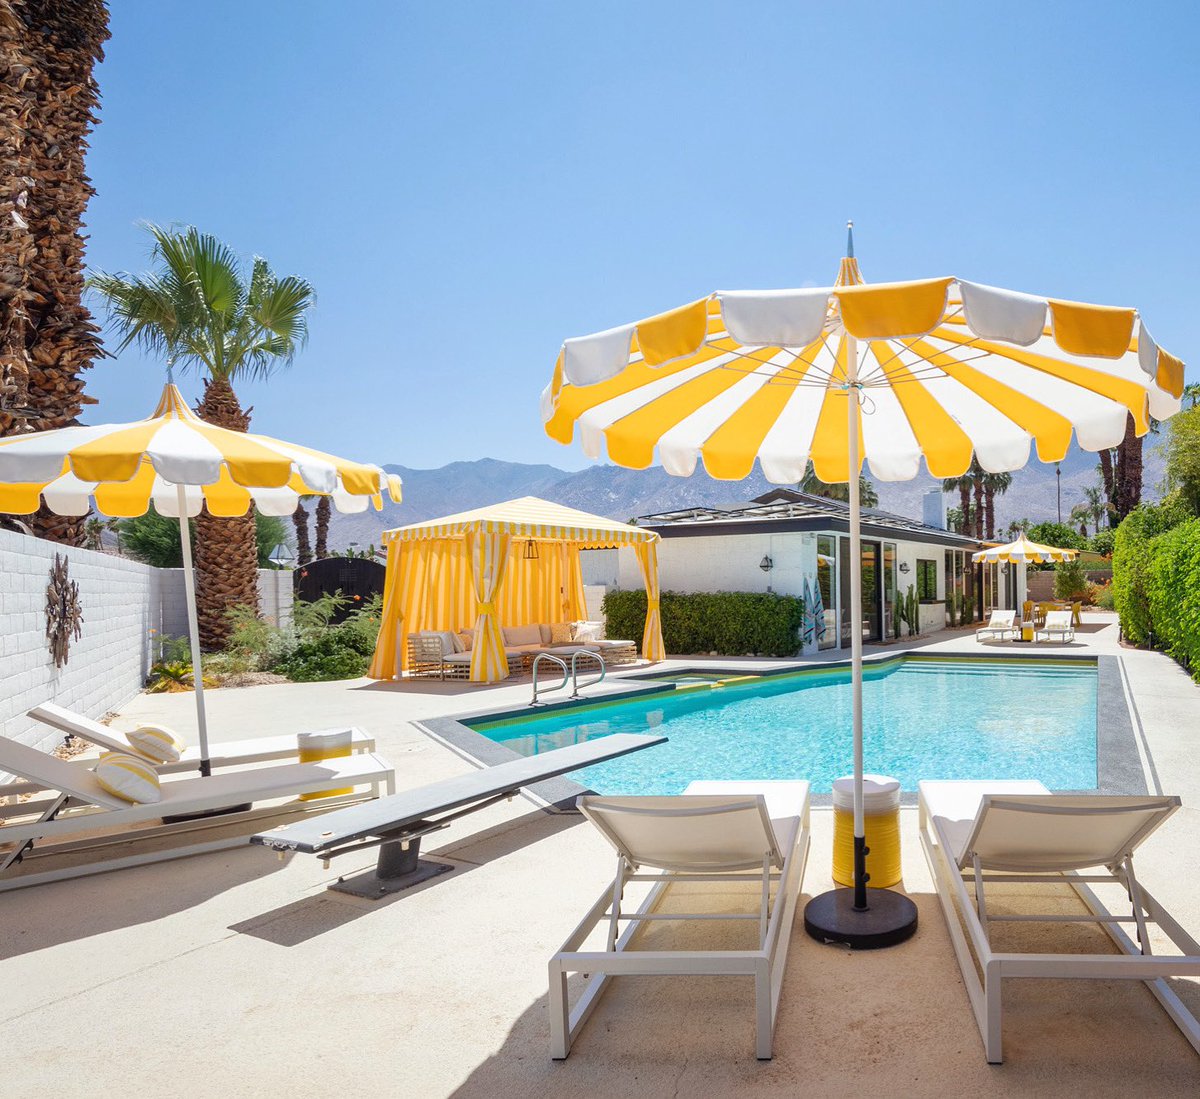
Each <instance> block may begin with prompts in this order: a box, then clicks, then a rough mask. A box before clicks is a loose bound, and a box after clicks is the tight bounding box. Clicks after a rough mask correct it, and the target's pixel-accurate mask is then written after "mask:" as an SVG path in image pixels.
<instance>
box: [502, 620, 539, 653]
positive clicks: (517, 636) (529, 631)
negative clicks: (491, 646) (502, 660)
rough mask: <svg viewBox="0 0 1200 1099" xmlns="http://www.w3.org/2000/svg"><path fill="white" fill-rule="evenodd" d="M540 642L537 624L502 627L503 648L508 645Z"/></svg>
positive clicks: (515, 645) (516, 645)
mask: <svg viewBox="0 0 1200 1099" xmlns="http://www.w3.org/2000/svg"><path fill="white" fill-rule="evenodd" d="M541 643H542V631H541V630H540V629H539V628H538V626H537V625H536V624H535V625H532V626H505V627H504V645H505V648H507V647H509V646H510V645H511V646H513V647H519V646H521V645H540V644H541Z"/></svg>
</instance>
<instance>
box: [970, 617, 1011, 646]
mask: <svg viewBox="0 0 1200 1099" xmlns="http://www.w3.org/2000/svg"><path fill="white" fill-rule="evenodd" d="M1009 634H1011V635H1012V636H1013V637H1016V636H1017V612H1016V611H992V616H991V618H989V619H988V623H987V625H986V626H980V627H979V629H977V630H976V631H975V640H976V641H982V640H983V639H984V638H985V637H999V638H1000V640H1001V641H1003V640H1004V639H1005V637H1006V636H1007V635H1009Z"/></svg>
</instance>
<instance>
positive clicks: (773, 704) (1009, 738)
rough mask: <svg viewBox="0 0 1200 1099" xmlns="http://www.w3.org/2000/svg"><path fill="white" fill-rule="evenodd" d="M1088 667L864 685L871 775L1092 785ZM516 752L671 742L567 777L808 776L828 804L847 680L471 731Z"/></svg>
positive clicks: (673, 789) (917, 669)
mask: <svg viewBox="0 0 1200 1099" xmlns="http://www.w3.org/2000/svg"><path fill="white" fill-rule="evenodd" d="M1096 711H1097V668H1096V664H1095V663H1094V662H1083V661H1080V662H1075V661H1072V662H1060V663H1055V662H1052V661H1035V660H969V659H968V660H962V659H960V660H943V659H937V658H932V657H902V658H897V659H895V660H889V661H887V662H885V663H882V664H876V665H868V667H867V668H866V669H864V675H863V727H864V756H865V760H866V768H867V770H868V771H871V772H875V773H878V774H887V775H892V776H894V777H895V778H898V779H899V780H900V782H901V787H902V789H904V790H906V791H915V790H916V788H917V781H918V780H919V779H972V778H975V779H997V778H1033V779H1039V780H1041V781H1042V782H1044V783H1045V784H1046V785H1047V786H1048V787H1049V788H1050V789H1052V790H1093V789H1096V787H1097V747H1096ZM467 724H468V726H469V727H470V728H471V729H473V730H475V732H477V733H479V734H481V735H483V736H485V737H487V738H488V739H490V740H493V741H496V742H499V743H501V744H503V745H504V746H505V747H507V748H509V749H511V750H512V751H514V752H517V753H518V754H520V755H534V754H536V753H538V752H545V751H549V750H551V749H553V748H561V747H564V746H565V745H568V744H577V743H580V742H582V741H585V740H592V739H595V738H596V737H603V736H607V735H608V734H610V733H618V732H627V733H629V732H632V733H644V732H649V731H653V732H655V733H661V734H665V735H666V736H667V737H669V742H668V743H667V744H665V745H662V746H660V747H657V748H654V749H652V750H651V751H648V752H636V753H634V754H632V755H629V756H624V757H622V758H620V759H616V760H612V761H610V762H608V763H602V764H599V765H598V766H595V767H589V768H587V769H585V770H582V771H578V772H576V773H575V774H574V775H573V776H572V777H573V778H574V779H575V780H576V781H578V782H579V783H581V784H582V785H584V786H589V787H591V788H592V789H594V790H597V791H599V792H601V793H605V794H677V793H679V792H681V791H682V790H683V789H684V787H686V786H687V784H688V783H689V782H691V781H693V780H694V779H714V778H724V779H739V778H744V779H758V778H796V777H802V778H807V779H808V780H809V781H810V782H811V783H812V784H813V792H814V793H829V792H830V790H831V789H832V783H833V780H834V779H836V778H839V777H840V776H842V775H845V774H847V773H848V772H849V771H850V769H851V744H850V672H849V669H848V668H845V667H840V668H835V669H808V670H804V671H801V672H797V673H790V674H786V675H778V676H764V677H761V678H757V679H753V680H750V681H748V682H728V681H726V682H725V683H724V684H723V685H721V686H717V687H713V688H711V689H699V690H695V689H692V690H674V689H672V690H669V691H663V692H657V691H656V692H653V693H651V694H647V695H641V696H638V697H634V698H623V699H620V700H614V701H610V702H601V703H595V704H592V705H586V706H578V707H570V708H566V709H560V710H555V711H548V712H541V713H533V714H528V715H518V716H515V717H509V718H505V719H502V720H487V719H481V720H473V721H469V722H467Z"/></svg>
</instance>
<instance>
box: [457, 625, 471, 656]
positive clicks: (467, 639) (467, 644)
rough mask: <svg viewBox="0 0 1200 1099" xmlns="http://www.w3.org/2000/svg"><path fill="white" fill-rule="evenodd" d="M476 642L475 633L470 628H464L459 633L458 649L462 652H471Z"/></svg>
mask: <svg viewBox="0 0 1200 1099" xmlns="http://www.w3.org/2000/svg"><path fill="white" fill-rule="evenodd" d="M474 644H475V634H474V633H472V632H471V631H470V630H463V631H462V633H460V634H459V635H458V651H459V652H460V653H469V652H470V651H471V646H472V645H474Z"/></svg>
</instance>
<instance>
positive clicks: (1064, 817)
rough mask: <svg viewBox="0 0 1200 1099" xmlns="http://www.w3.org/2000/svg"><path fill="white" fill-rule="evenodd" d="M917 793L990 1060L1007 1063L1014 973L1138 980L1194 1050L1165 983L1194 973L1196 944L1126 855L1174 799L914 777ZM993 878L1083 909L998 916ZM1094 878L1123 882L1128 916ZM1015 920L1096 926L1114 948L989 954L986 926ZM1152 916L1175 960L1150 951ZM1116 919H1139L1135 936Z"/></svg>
mask: <svg viewBox="0 0 1200 1099" xmlns="http://www.w3.org/2000/svg"><path fill="white" fill-rule="evenodd" d="M919 788H920V796H919V801H918V804H919V807H920V830H921V843H922V846H923V847H924V848H925V857H926V858H927V859H928V860H929V867H930V870H931V871H932V873H933V877H934V881H935V883H936V885H937V892H938V899H939V900H940V901H941V904H942V913H943V915H944V916H945V917H946V925H947V927H948V929H949V931H950V939H951V942H952V943H953V944H954V952H955V954H956V955H957V956H958V964H959V967H960V968H961V970H962V976H963V983H964V984H965V985H966V988H967V994H968V996H969V997H970V1001H971V1007H972V1009H973V1011H974V1013H975V1019H976V1022H977V1023H978V1025H979V1033H980V1035H981V1037H982V1038H983V1045H984V1051H985V1053H986V1055H987V1059H988V1061H989V1062H991V1063H992V1064H999V1063H1000V1062H1001V1061H1002V1060H1003V1050H1002V1046H1001V1020H1002V1015H1001V986H1002V982H1003V981H1004V980H1005V979H1006V978H1013V977H1045V978H1064V977H1078V978H1101V979H1113V978H1124V979H1128V980H1137V981H1145V982H1146V985H1147V987H1148V988H1149V989H1150V991H1151V992H1152V993H1153V994H1154V995H1155V996H1156V997H1157V998H1158V1000H1159V1002H1160V1003H1161V1004H1162V1005H1163V1007H1164V1008H1166V1010H1167V1014H1169V1015H1170V1016H1171V1018H1172V1019H1174V1021H1175V1022H1176V1024H1177V1025H1178V1026H1179V1029H1180V1030H1182V1031H1183V1033H1184V1035H1185V1037H1186V1038H1187V1039H1188V1041H1189V1042H1191V1043H1192V1045H1193V1046H1194V1047H1195V1048H1196V1049H1197V1050H1198V1051H1200V1022H1198V1021H1197V1019H1196V1017H1195V1016H1194V1015H1193V1014H1192V1013H1191V1011H1189V1010H1188V1009H1187V1008H1186V1007H1185V1006H1184V1004H1183V1002H1182V1001H1181V1000H1180V999H1179V997H1178V996H1177V995H1176V994H1175V992H1174V991H1172V989H1171V988H1170V986H1169V985H1168V984H1167V982H1166V980H1165V978H1167V977H1197V976H1200V944H1198V943H1197V942H1196V940H1195V939H1193V938H1192V937H1191V936H1190V935H1189V934H1188V933H1187V932H1186V931H1184V929H1183V928H1182V927H1180V926H1179V924H1178V923H1177V922H1176V921H1175V920H1174V919H1173V918H1172V917H1171V915H1170V914H1169V913H1168V912H1167V911H1166V910H1165V909H1163V907H1162V906H1161V905H1160V904H1159V903H1158V902H1157V901H1156V900H1155V899H1154V898H1153V897H1152V896H1151V895H1150V894H1149V893H1148V892H1147V891H1146V890H1145V888H1144V887H1143V886H1142V885H1141V883H1140V882H1138V880H1137V878H1136V877H1135V876H1134V872H1133V852H1134V850H1135V849H1136V848H1137V847H1138V846H1139V845H1140V844H1141V843H1142V842H1143V841H1144V840H1145V839H1146V838H1147V837H1148V836H1149V835H1150V834H1151V833H1153V832H1154V830H1155V829H1156V828H1158V826H1159V825H1160V824H1162V823H1163V821H1164V820H1166V819H1167V817H1169V816H1170V815H1171V814H1172V813H1173V812H1175V810H1176V809H1178V808H1179V804H1180V802H1179V798H1177V797H1163V796H1150V795H1138V796H1113V795H1102V794H1083V795H1074V794H1072V795H1064V794H1051V793H1050V792H1049V791H1048V790H1047V789H1046V787H1044V786H1043V785H1042V784H1041V783H1040V782H1014V781H1001V782H922V783H920V786H919ZM1095 868H1100V869H1099V871H1097V870H1096V869H1095ZM1080 870H1090V871H1092V872H1091V873H1088V874H1080V873H1078V871H1080ZM989 882H991V883H999V882H1011V883H1019V884H1022V885H1029V884H1043V885H1050V886H1058V887H1059V889H1060V890H1061V888H1062V887H1063V886H1070V887H1071V888H1072V889H1073V890H1074V891H1075V893H1076V894H1077V895H1078V898H1079V900H1080V901H1081V902H1082V903H1083V905H1084V906H1086V909H1087V912H1086V914H1085V913H1080V914H1078V915H1071V914H1062V913H1055V914H1053V915H1049V914H1044V913H1040V914H1019V915H1008V914H1005V915H999V914H996V913H995V912H993V911H990V910H989V908H988V903H987V898H986V896H985V885H986V884H987V883H989ZM1097 882H1107V883H1114V882H1115V883H1117V884H1119V885H1120V886H1121V887H1122V888H1123V889H1124V890H1125V892H1126V894H1127V896H1128V897H1129V898H1130V902H1131V908H1132V911H1131V914H1130V915H1128V916H1115V915H1113V913H1112V912H1110V911H1109V909H1108V908H1107V907H1106V906H1105V905H1104V904H1103V903H1102V902H1101V900H1100V898H1099V897H1097V896H1096V894H1095V892H1094V891H1093V890H1092V889H1091V888H1090V883H1097ZM972 894H973V897H972ZM1013 921H1025V922H1035V923H1050V924H1053V923H1075V922H1082V923H1092V922H1094V923H1097V924H1099V925H1100V926H1101V927H1102V928H1103V929H1104V930H1105V931H1106V932H1107V933H1108V935H1109V936H1110V937H1111V938H1112V940H1113V942H1114V943H1115V944H1116V946H1117V947H1118V949H1119V950H1120V953H1102V954H1100V953H1090V954H1040V953H1039V954H1022V953H1005V952H1002V951H997V950H996V949H995V948H994V947H993V945H992V941H991V933H992V925H994V924H996V923H1000V922H1013ZM1151 922H1153V923H1156V924H1157V925H1158V927H1159V928H1160V929H1161V931H1162V932H1163V933H1165V935H1166V936H1167V938H1169V939H1170V940H1171V941H1172V942H1173V943H1174V944H1175V947H1176V948H1177V949H1178V950H1179V951H1180V952H1181V954H1182V956H1180V955H1154V954H1152V953H1151V944H1150V939H1149V932H1148V928H1147V924H1148V923H1151ZM1122 923H1129V924H1134V925H1135V927H1136V935H1137V941H1136V942H1135V941H1134V940H1133V939H1131V938H1130V937H1129V935H1127V934H1126V933H1125V931H1124V930H1123V929H1122V927H1121V924H1122ZM964 929H965V930H964ZM977 966H978V968H977ZM980 973H982V975H983V979H982V981H981V980H980V976H979V974H980ZM1071 1006H1072V1009H1074V1007H1075V1006H1076V1003H1075V1002H1072V1005H1071Z"/></svg>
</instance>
